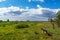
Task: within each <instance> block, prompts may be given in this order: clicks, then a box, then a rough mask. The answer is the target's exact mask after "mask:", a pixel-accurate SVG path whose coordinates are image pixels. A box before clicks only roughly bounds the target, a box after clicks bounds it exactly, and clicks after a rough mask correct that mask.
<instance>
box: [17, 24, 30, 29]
mask: <svg viewBox="0 0 60 40" xmlns="http://www.w3.org/2000/svg"><path fill="white" fill-rule="evenodd" d="M28 27H29V25H28V24H20V25H19V24H17V25H16V29H20V28H28Z"/></svg>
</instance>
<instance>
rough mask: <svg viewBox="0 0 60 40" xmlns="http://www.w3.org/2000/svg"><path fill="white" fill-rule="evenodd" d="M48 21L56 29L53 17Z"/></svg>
mask: <svg viewBox="0 0 60 40" xmlns="http://www.w3.org/2000/svg"><path fill="white" fill-rule="evenodd" d="M48 21H49V22H50V23H51V24H52V26H53V29H54V20H53V19H52V18H51V17H49V18H48Z"/></svg>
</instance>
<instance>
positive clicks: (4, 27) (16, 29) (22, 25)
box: [0, 22, 60, 40]
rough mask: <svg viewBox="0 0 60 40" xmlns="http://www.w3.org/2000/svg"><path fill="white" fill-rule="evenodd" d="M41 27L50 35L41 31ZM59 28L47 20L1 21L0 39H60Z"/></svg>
mask: <svg viewBox="0 0 60 40" xmlns="http://www.w3.org/2000/svg"><path fill="white" fill-rule="evenodd" d="M41 28H44V29H45V30H47V31H48V32H49V33H50V34H52V36H47V35H46V34H44V33H42V30H41ZM59 30H60V28H58V27H57V25H56V24H55V29H53V27H52V25H51V23H49V22H1V23H0V40H60V31H59Z"/></svg>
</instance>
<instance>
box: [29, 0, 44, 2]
mask: <svg viewBox="0 0 60 40" xmlns="http://www.w3.org/2000/svg"><path fill="white" fill-rule="evenodd" d="M28 1H29V2H31V1H40V2H44V0H28Z"/></svg>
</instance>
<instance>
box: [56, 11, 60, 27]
mask: <svg viewBox="0 0 60 40" xmlns="http://www.w3.org/2000/svg"><path fill="white" fill-rule="evenodd" d="M56 23H57V25H58V27H60V11H58V12H57V16H56Z"/></svg>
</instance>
